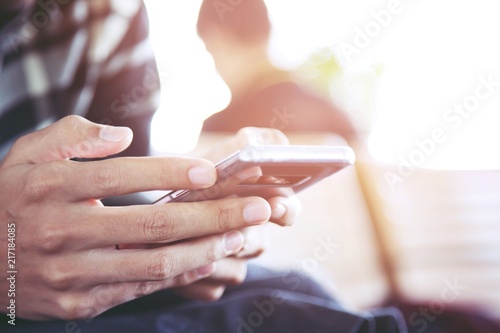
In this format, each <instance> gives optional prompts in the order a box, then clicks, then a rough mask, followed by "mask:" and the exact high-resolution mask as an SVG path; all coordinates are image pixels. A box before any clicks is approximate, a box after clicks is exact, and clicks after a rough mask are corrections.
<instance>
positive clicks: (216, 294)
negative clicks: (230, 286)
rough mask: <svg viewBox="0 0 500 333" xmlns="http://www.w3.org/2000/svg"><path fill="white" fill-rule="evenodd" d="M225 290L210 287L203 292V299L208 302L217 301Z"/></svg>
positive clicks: (221, 287)
mask: <svg viewBox="0 0 500 333" xmlns="http://www.w3.org/2000/svg"><path fill="white" fill-rule="evenodd" d="M225 290H226V288H225V287H224V286H215V287H211V288H210V289H208V290H206V291H205V293H204V295H203V296H204V297H203V298H204V300H205V301H208V302H215V301H218V300H219V299H220V298H221V297H222V294H224V291H225Z"/></svg>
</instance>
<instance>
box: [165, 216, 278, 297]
mask: <svg viewBox="0 0 500 333" xmlns="http://www.w3.org/2000/svg"><path fill="white" fill-rule="evenodd" d="M270 226H271V225H270V224H265V225H261V226H255V227H248V228H245V229H243V230H241V231H242V233H243V234H244V236H245V245H244V247H243V249H242V250H241V251H239V252H238V253H237V254H235V255H233V256H231V257H229V258H224V259H221V260H219V261H217V262H216V263H215V267H214V272H213V273H212V274H211V275H210V276H209V277H207V278H204V279H202V280H199V281H195V282H194V283H193V284H190V285H186V286H181V287H178V288H175V291H176V292H177V293H178V294H180V295H182V296H184V297H187V298H192V299H197V300H202V301H216V300H218V299H219V298H220V297H221V296H222V294H223V293H224V291H225V290H226V288H227V287H228V286H234V285H238V284H241V283H242V282H243V281H244V280H245V277H246V274H247V264H248V260H249V259H252V258H255V257H258V256H259V255H260V254H262V253H263V252H264V250H265V248H266V247H267V246H268V243H269V234H268V229H269V227H270Z"/></svg>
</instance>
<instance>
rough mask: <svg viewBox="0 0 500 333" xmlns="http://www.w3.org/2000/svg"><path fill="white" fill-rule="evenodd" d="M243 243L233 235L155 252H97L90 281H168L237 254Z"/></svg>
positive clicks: (189, 242)
mask: <svg viewBox="0 0 500 333" xmlns="http://www.w3.org/2000/svg"><path fill="white" fill-rule="evenodd" d="M243 243H244V239H243V235H242V234H241V233H240V232H239V231H231V232H229V233H226V234H223V235H215V236H208V237H205V238H200V239H197V240H190V241H186V242H182V243H178V244H175V245H168V246H165V247H160V248H156V249H147V250H106V251H102V252H98V253H97V252H96V255H95V256H94V258H93V259H92V261H91V262H90V263H88V264H87V265H86V268H87V270H86V271H88V272H89V274H91V275H90V276H88V277H87V278H88V280H89V281H94V283H96V284H100V283H109V281H114V282H139V281H161V280H167V279H170V278H172V277H174V276H177V275H180V274H182V273H184V272H187V271H191V270H193V269H196V268H198V267H202V266H205V265H209V264H211V263H212V262H215V261H217V260H220V259H222V258H225V257H227V256H230V255H232V254H234V253H237V252H238V251H239V250H241V248H242V246H243ZM82 279H83V278H82ZM83 280H85V279H83Z"/></svg>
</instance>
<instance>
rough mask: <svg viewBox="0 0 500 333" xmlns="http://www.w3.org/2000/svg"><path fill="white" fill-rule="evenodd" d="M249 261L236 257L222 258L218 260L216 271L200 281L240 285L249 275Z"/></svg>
mask: <svg viewBox="0 0 500 333" xmlns="http://www.w3.org/2000/svg"><path fill="white" fill-rule="evenodd" d="M247 262H248V260H246V259H240V258H235V257H229V258H224V259H221V260H219V261H218V262H217V266H215V270H214V272H213V273H212V274H210V276H209V277H207V278H205V279H204V280H203V281H199V282H200V283H201V282H209V283H211V284H216V285H217V284H220V285H239V284H241V283H243V281H245V278H246V276H247Z"/></svg>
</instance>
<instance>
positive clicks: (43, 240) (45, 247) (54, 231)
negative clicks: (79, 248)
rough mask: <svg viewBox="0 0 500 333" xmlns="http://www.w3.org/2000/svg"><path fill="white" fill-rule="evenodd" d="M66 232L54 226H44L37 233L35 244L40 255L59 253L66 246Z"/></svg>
mask: <svg viewBox="0 0 500 333" xmlns="http://www.w3.org/2000/svg"><path fill="white" fill-rule="evenodd" d="M66 238H67V237H66V232H65V231H64V229H63V228H59V227H56V226H44V228H42V229H41V230H39V231H38V233H37V237H36V242H37V244H38V249H39V250H40V252H42V253H46V254H54V253H57V252H59V251H61V250H62V249H63V248H64V246H65V244H66Z"/></svg>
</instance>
